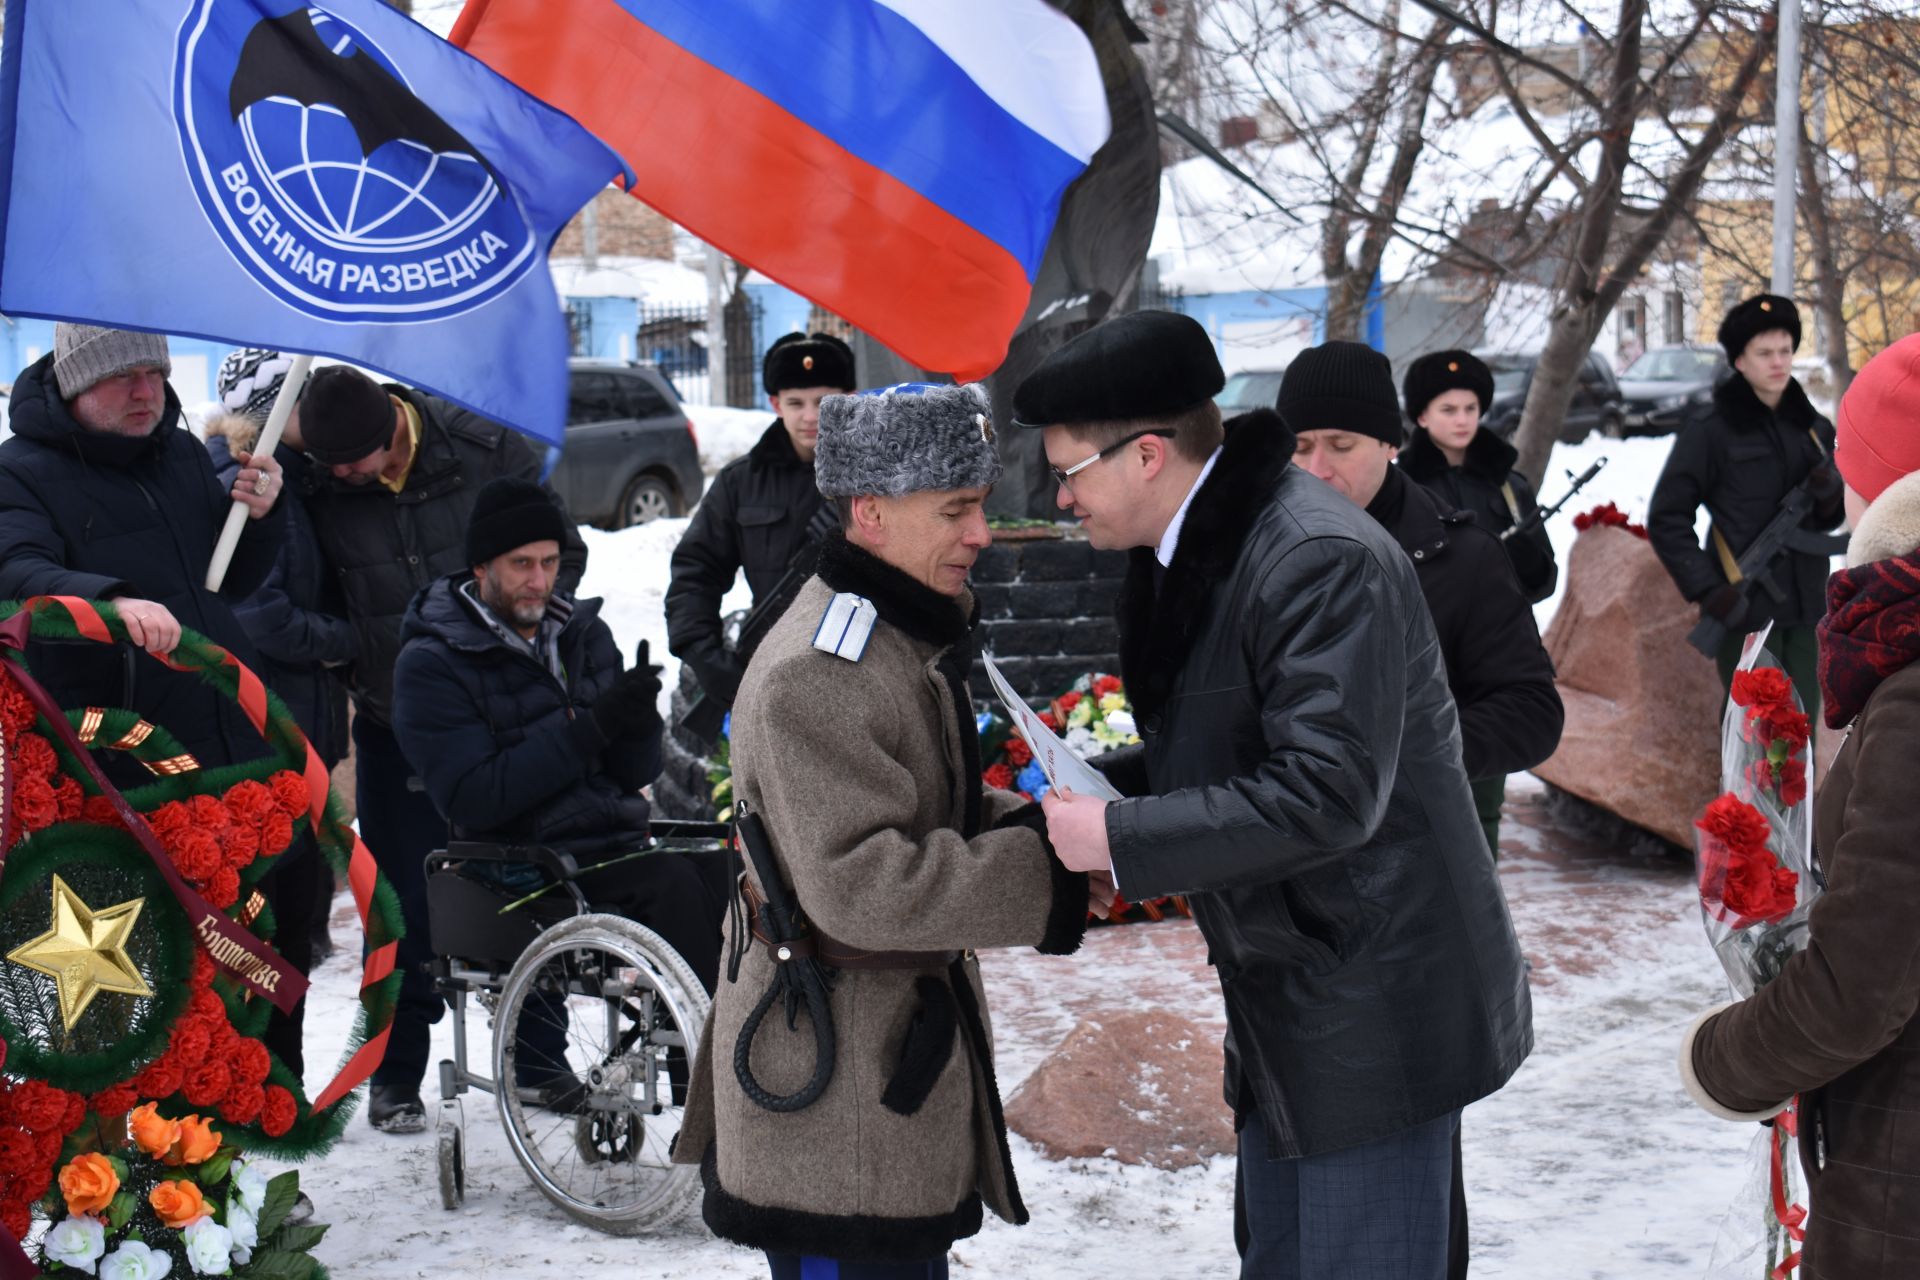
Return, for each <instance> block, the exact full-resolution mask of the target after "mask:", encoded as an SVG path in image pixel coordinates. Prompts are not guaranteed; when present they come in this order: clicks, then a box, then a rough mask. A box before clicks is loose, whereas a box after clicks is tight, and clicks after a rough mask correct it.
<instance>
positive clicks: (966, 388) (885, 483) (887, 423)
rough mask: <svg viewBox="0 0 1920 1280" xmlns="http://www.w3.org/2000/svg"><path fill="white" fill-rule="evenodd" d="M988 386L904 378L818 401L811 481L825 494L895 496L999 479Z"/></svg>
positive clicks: (840, 495)
mask: <svg viewBox="0 0 1920 1280" xmlns="http://www.w3.org/2000/svg"><path fill="white" fill-rule="evenodd" d="M989 412H990V411H989V408H988V402H987V391H986V388H985V387H983V386H981V385H980V384H979V383H977V382H970V383H967V384H965V385H963V386H957V387H955V386H940V385H936V384H933V383H926V382H903V383H901V384H900V385H899V386H895V387H882V388H880V389H879V390H876V391H864V392H862V393H860V394H859V395H857V396H828V397H827V398H826V399H824V400H822V401H821V402H820V439H819V442H818V443H817V444H816V445H815V446H814V454H813V479H814V483H815V484H816V485H818V486H819V488H820V492H821V493H822V494H824V495H825V496H827V497H829V498H852V497H857V496H860V495H864V494H877V495H879V496H882V497H889V498H897V497H899V496H901V495H902V494H907V493H918V492H920V491H922V490H927V489H970V488H973V487H975V486H977V485H991V484H994V483H997V482H998V481H999V479H1000V471H1001V467H1000V452H999V450H998V449H996V448H995V447H994V443H993V420H992V418H991V417H989V416H988V415H989Z"/></svg>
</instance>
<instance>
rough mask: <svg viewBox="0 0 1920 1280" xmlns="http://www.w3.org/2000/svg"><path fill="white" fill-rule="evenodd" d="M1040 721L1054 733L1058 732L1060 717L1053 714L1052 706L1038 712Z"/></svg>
mask: <svg viewBox="0 0 1920 1280" xmlns="http://www.w3.org/2000/svg"><path fill="white" fill-rule="evenodd" d="M1040 723H1041V724H1043V725H1045V726H1047V728H1049V729H1051V730H1053V731H1054V732H1055V733H1058V732H1060V717H1059V716H1056V715H1055V714H1053V709H1052V708H1048V709H1047V710H1045V711H1042V712H1041V713H1040Z"/></svg>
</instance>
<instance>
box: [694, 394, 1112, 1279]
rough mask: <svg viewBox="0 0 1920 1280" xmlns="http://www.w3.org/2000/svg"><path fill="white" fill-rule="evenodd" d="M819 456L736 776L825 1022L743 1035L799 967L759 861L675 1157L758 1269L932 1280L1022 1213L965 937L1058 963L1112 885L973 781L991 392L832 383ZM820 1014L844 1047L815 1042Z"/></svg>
mask: <svg viewBox="0 0 1920 1280" xmlns="http://www.w3.org/2000/svg"><path fill="white" fill-rule="evenodd" d="M815 468H816V474H817V477H818V482H819V486H820V491H821V493H823V494H825V495H826V496H827V497H828V498H829V499H831V500H832V501H833V502H834V503H835V505H836V507H837V508H838V513H839V517H840V525H841V532H840V533H837V534H834V535H832V536H830V537H829V539H828V540H827V542H826V543H825V544H824V546H823V547H822V550H821V555H820V561H819V566H818V569H817V572H816V574H815V576H814V577H813V578H811V579H809V580H808V581H807V583H806V584H805V586H803V587H802V588H801V590H800V593H799V595H798V596H796V597H795V599H794V602H793V604H792V606H791V607H789V608H788V610H787V611H786V613H785V614H784V615H783V616H782V618H781V620H780V621H779V622H778V623H777V624H776V625H775V626H774V628H773V630H772V631H770V632H769V633H768V634H767V637H766V639H765V641H764V642H762V644H761V646H760V647H759V649H758V650H757V651H756V652H755V654H754V657H753V660H752V662H751V663H750V664H749V665H748V667H747V671H746V677H745V679H744V680H743V681H742V682H741V685H740V693H739V698H738V699H737V700H736V702H735V703H734V709H733V735H732V743H733V769H734V774H733V781H734V794H735V796H736V797H737V798H738V804H739V808H740V811H741V813H742V814H743V815H746V818H751V817H753V816H755V815H757V817H758V818H759V820H760V821H761V822H762V823H763V824H764V827H765V829H766V836H767V844H768V845H770V846H771V855H772V861H773V862H775V863H777V867H775V868H773V871H774V874H776V875H777V876H778V878H779V881H780V884H779V885H776V886H773V888H774V889H775V890H778V889H779V888H781V887H784V888H785V889H786V890H787V891H788V892H789V893H790V894H791V896H792V898H793V899H794V901H795V903H796V904H797V906H798V908H799V910H800V911H801V912H802V913H804V915H805V917H806V919H807V920H808V921H809V922H810V924H811V934H810V935H809V937H808V938H807V941H806V946H807V947H808V948H810V949H811V951H812V953H813V955H814V956H815V957H817V960H818V962H819V963H820V964H822V965H824V966H826V967H828V968H831V969H835V970H838V973H837V976H835V977H834V978H833V980H832V983H831V987H830V995H828V996H827V1007H828V1013H829V1014H830V1018H821V1019H818V1020H816V1018H815V1017H814V1016H813V1015H812V1014H808V1013H803V1014H802V1015H801V1017H800V1018H799V1019H798V1021H797V1024H794V1025H790V1024H789V1020H788V1018H787V1017H786V1016H785V1015H784V1014H783V1013H782V1012H781V1006H780V1005H779V1004H778V1003H775V1004H774V1005H773V1006H772V1011H771V1012H768V1013H766V1014H765V1016H764V1018H761V1019H759V1020H758V1023H757V1026H755V1025H754V1021H753V1019H754V1010H755V1008H756V1005H758V1006H760V1007H761V1008H763V1009H764V1008H765V997H766V996H768V995H770V994H772V984H774V983H775V982H776V981H779V980H780V973H781V972H782V971H783V970H782V966H783V965H791V964H795V963H798V961H797V960H795V959H791V958H789V959H785V960H783V959H782V958H780V957H781V956H782V955H783V954H789V951H788V948H786V947H784V946H783V945H776V943H775V942H774V940H773V939H772V938H771V937H770V936H763V934H765V929H764V923H763V918H762V917H760V916H759V915H758V914H757V906H758V903H759V901H760V900H761V899H762V898H764V897H765V896H766V891H767V889H768V886H767V885H766V884H765V883H764V882H763V881H762V880H761V879H760V878H759V877H758V876H757V875H755V876H753V877H752V879H751V880H750V881H749V883H748V885H747V886H746V888H747V890H748V891H749V892H748V898H749V907H750V910H749V913H748V914H749V918H750V920H752V931H751V933H749V932H748V930H747V927H746V926H745V925H741V924H740V923H739V922H736V923H735V925H734V927H732V928H731V929H730V931H729V932H730V937H729V945H730V947H731V948H732V949H733V951H734V953H735V954H734V957H733V960H732V963H730V965H729V968H728V971H727V972H726V973H723V975H722V978H721V982H720V987H719V990H718V991H717V992H716V993H715V995H714V1002H713V1016H712V1017H711V1019H710V1020H709V1022H708V1025H707V1028H706V1034H705V1036H704V1038H703V1040H702V1043H701V1046H700V1051H699V1054H698V1058H697V1062H696V1066H695V1071H694V1081H693V1088H692V1096H691V1097H690V1099H689V1102H688V1106H687V1112H686V1116H685V1119H684V1122H683V1125H682V1128H681V1133H680V1138H679V1143H678V1145H677V1147H676V1150H675V1154H674V1158H675V1159H676V1160H678V1161H680V1162H682V1163H694V1162H703V1165H704V1170H703V1171H704V1175H705V1181H706V1201H705V1214H706V1220H707V1225H708V1226H710V1227H712V1228H713V1230H714V1232H715V1233H716V1234H718V1235H720V1236H722V1237H724V1238H726V1239H729V1240H733V1241H736V1242H738V1243H741V1244H745V1245H749V1246H752V1247H754V1248H758V1249H763V1250H765V1251H766V1252H767V1254H768V1257H769V1262H770V1265H771V1267H772V1272H773V1276H774V1277H775V1280H786V1278H789V1277H792V1278H796V1280H797V1277H799V1276H800V1275H801V1274H802V1272H803V1269H804V1268H811V1269H807V1270H805V1274H807V1275H814V1274H833V1275H839V1274H847V1275H853V1274H858V1275H860V1276H861V1277H873V1278H874V1280H880V1278H881V1277H896V1276H897V1277H933V1276H945V1275H946V1274H947V1268H946V1262H945V1258H946V1253H947V1249H948V1247H949V1246H950V1245H951V1244H952V1243H953V1242H954V1241H955V1240H957V1239H959V1238H961V1237H963V1236H970V1235H972V1234H974V1233H975V1232H976V1231H978V1230H979V1229H980V1223H981V1212H980V1211H981V1205H982V1202H983V1201H984V1202H985V1204H986V1206H987V1207H988V1208H990V1209H992V1210H993V1211H994V1213H996V1214H998V1215H999V1216H1000V1217H1002V1218H1004V1219H1006V1220H1008V1221H1010V1222H1014V1223H1021V1222H1025V1221H1026V1219H1027V1211H1026V1208H1025V1206H1024V1205H1023V1204H1022V1203H1021V1199H1020V1192H1019V1188H1018V1186H1017V1185H1016V1183H1015V1181H1014V1174H1013V1166H1012V1163H1011V1161H1010V1159H1009V1157H1008V1153H1007V1141H1006V1130H1005V1125H1004V1123H1003V1121H1002V1117H1001V1111H1000V1099H999V1094H998V1092H997V1090H996V1087H995V1084H994V1073H993V1055H992V1047H991V1040H990V1039H989V1034H988V1030H987V1019H986V1008H985V999H984V993H983V989H982V987H981V985H980V977H979V972H978V969H977V967H976V964H975V962H974V959H973V957H972V955H971V951H970V949H971V948H975V947H1014V946H1035V947H1038V948H1039V949H1040V950H1041V951H1043V952H1047V953H1049V954H1059V955H1064V954H1067V953H1069V952H1072V951H1073V950H1074V949H1075V948H1077V947H1078V946H1079V943H1080V939H1081V935H1082V934H1083V932H1084V930H1085V927H1086V917H1087V910H1088V907H1089V905H1090V903H1089V898H1090V897H1092V898H1093V899H1094V901H1093V903H1092V904H1091V905H1094V906H1096V907H1101V908H1103V907H1104V906H1105V904H1106V901H1107V895H1106V893H1105V892H1104V889H1099V890H1090V888H1089V877H1087V876H1086V875H1083V874H1076V873H1073V872H1070V871H1068V870H1067V869H1066V868H1065V867H1064V866H1062V865H1061V864H1060V862H1059V861H1058V860H1057V859H1055V858H1054V857H1053V855H1052V851H1051V849H1050V848H1049V847H1048V845H1047V843H1046V841H1045V839H1044V838H1043V837H1042V836H1041V835H1040V833H1039V829H1038V828H1039V814H1038V806H1036V805H1023V803H1022V801H1021V799H1020V797H1018V796H1016V795H1013V794H1011V793H1009V792H1005V791H994V790H984V789H983V788H982V785H981V780H980V746H979V740H978V737H977V735H976V732H975V720H974V711H973V707H972V705H971V703H970V701H969V699H968V696H967V684H966V680H967V669H968V666H969V665H970V663H971V661H972V647H971V644H970V642H969V631H970V626H971V622H972V619H973V616H974V613H975V609H974V605H973V601H972V598H971V595H970V594H969V592H968V590H967V574H968V571H969V569H970V568H971V567H972V565H973V562H974V558H975V557H976V556H977V555H978V554H979V553H980V550H981V549H982V548H983V547H985V546H986V545H987V544H988V541H989V536H988V532H987V523H986V517H985V515H984V514H983V512H982V508H981V504H982V502H983V501H984V500H985V498H986V496H987V493H988V490H989V489H990V488H991V486H992V485H993V483H994V481H996V480H998V479H999V478H1000V461H999V458H998V455H997V454H996V452H995V450H994V446H993V428H992V425H991V423H990V421H989V419H988V417H987V400H986V397H985V396H984V395H983V394H982V393H981V391H980V389H979V388H977V387H972V386H966V387H913V386H909V387H900V388H890V389H888V390H887V391H885V392H882V393H878V394H872V395H866V396H832V397H829V398H828V399H827V400H826V401H825V402H824V403H823V404H822V406H821V412H820V441H819V448H818V452H817V454H816V460H815ZM745 820H746V819H745V818H743V822H744V821H745ZM828 1020H830V1021H831V1024H832V1026H833V1028H834V1031H835V1033H836V1034H837V1045H835V1044H833V1043H827V1044H824V1045H823V1044H822V1043H821V1041H819V1040H818V1039H817V1038H816V1028H817V1027H819V1026H820V1025H821V1024H822V1022H824V1021H828ZM743 1040H744V1041H745V1042H746V1043H747V1045H748V1049H747V1052H746V1053H745V1054H744V1055H741V1056H740V1058H738V1059H736V1051H737V1046H738V1045H739V1044H740V1043H741V1042H742V1041H743ZM823 1073H824V1074H823ZM823 1079H824V1083H822V1081H823ZM796 1095H798V1097H797V1098H796ZM808 1097H811V1101H807V1100H806V1099H807V1098H808ZM802 1103H804V1105H801V1104H802ZM821 1259H824V1260H825V1262H824V1263H823V1262H821V1261H819V1260H821ZM840 1263H844V1264H847V1267H848V1268H849V1269H848V1270H846V1271H845V1272H842V1271H840V1270H838V1269H832V1268H833V1267H835V1266H837V1264H840ZM856 1268H857V1270H856Z"/></svg>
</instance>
